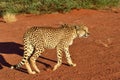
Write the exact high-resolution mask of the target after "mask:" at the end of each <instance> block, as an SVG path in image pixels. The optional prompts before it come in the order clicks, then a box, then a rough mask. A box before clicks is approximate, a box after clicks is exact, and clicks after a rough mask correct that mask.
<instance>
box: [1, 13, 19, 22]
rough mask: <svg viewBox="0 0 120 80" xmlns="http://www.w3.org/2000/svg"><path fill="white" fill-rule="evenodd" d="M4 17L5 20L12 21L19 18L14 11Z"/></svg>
mask: <svg viewBox="0 0 120 80" xmlns="http://www.w3.org/2000/svg"><path fill="white" fill-rule="evenodd" d="M3 19H4V21H5V22H7V23H10V22H15V21H16V20H17V19H16V17H15V14H12V13H6V14H4V15H3Z"/></svg>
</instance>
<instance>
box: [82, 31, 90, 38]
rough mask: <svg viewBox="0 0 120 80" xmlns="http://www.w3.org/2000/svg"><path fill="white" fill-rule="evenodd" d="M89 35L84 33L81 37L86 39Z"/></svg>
mask: <svg viewBox="0 0 120 80" xmlns="http://www.w3.org/2000/svg"><path fill="white" fill-rule="evenodd" d="M89 35H90V33H87V32H86V33H85V34H84V35H83V36H82V37H84V38H87V37H88V36H89Z"/></svg>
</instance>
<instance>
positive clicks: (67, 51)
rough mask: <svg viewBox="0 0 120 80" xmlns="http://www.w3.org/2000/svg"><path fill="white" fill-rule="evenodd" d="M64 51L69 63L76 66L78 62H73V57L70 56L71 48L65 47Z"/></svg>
mask: <svg viewBox="0 0 120 80" xmlns="http://www.w3.org/2000/svg"><path fill="white" fill-rule="evenodd" d="M64 51H65V54H66V59H67V62H68V64H69V65H70V66H73V67H74V66H76V64H75V63H73V62H72V59H71V57H70V53H69V48H65V49H64Z"/></svg>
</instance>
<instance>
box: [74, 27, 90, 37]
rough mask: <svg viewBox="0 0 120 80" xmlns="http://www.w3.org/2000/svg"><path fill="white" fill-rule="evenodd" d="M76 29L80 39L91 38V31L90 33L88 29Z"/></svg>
mask: <svg viewBox="0 0 120 80" xmlns="http://www.w3.org/2000/svg"><path fill="white" fill-rule="evenodd" d="M75 29H76V33H77V35H78V37H85V38H86V37H88V36H89V34H90V33H89V31H88V27H86V26H84V25H82V26H75Z"/></svg>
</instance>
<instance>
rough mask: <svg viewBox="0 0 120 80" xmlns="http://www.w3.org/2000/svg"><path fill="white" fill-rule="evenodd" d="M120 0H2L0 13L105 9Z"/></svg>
mask: <svg viewBox="0 0 120 80" xmlns="http://www.w3.org/2000/svg"><path fill="white" fill-rule="evenodd" d="M119 4H120V0H0V15H2V14H4V13H6V12H9V13H33V14H34V13H35V14H41V13H52V12H66V11H70V10H71V9H80V8H90V9H91V8H94V9H105V8H109V7H114V6H118V5H119Z"/></svg>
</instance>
